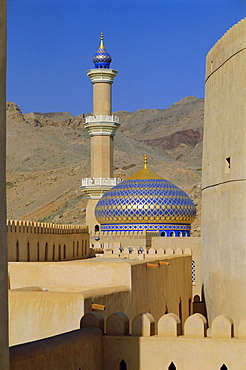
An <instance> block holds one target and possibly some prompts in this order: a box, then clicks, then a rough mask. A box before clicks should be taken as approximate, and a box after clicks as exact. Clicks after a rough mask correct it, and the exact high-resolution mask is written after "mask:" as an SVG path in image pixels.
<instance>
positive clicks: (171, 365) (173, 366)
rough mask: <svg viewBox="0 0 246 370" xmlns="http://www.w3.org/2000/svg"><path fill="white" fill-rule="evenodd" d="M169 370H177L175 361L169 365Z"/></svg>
mask: <svg viewBox="0 0 246 370" xmlns="http://www.w3.org/2000/svg"><path fill="white" fill-rule="evenodd" d="M168 370H176V366H175V365H174V363H173V362H171V364H170V365H169V366H168Z"/></svg>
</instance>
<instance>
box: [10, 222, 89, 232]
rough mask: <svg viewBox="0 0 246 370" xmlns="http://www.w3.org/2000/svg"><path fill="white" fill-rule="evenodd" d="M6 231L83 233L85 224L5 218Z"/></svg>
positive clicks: (85, 230) (85, 229)
mask: <svg viewBox="0 0 246 370" xmlns="http://www.w3.org/2000/svg"><path fill="white" fill-rule="evenodd" d="M7 232H10V233H32V234H84V233H88V227H87V226H86V225H60V224H50V223H45V222H34V221H21V220H7Z"/></svg>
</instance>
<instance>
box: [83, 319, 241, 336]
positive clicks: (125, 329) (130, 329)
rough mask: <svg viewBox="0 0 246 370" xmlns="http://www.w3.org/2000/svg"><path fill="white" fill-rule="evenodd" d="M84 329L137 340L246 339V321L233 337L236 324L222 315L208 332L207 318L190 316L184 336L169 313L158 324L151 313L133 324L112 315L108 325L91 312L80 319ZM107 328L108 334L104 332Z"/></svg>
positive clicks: (213, 322) (177, 322)
mask: <svg viewBox="0 0 246 370" xmlns="http://www.w3.org/2000/svg"><path fill="white" fill-rule="evenodd" d="M80 327H81V328H86V327H95V328H99V329H101V330H102V331H104V334H105V335H114V336H125V335H132V336H138V337H142V336H143V337H146V336H147V337H150V336H153V335H155V336H158V337H166V338H177V337H180V338H195V339H202V338H207V339H234V340H240V339H243V340H245V339H246V319H245V318H243V319H242V320H241V321H240V323H239V328H238V336H237V337H235V336H234V323H233V320H232V319H231V318H230V317H229V316H227V315H223V314H222V315H219V316H217V317H215V318H214V319H213V321H212V324H211V328H210V330H209V331H208V330H207V320H206V318H205V317H204V316H203V315H201V314H199V313H195V314H193V315H191V316H189V317H188V318H187V319H186V321H185V323H184V330H183V333H182V328H181V321H180V319H179V317H178V316H177V315H175V314H174V313H168V314H165V315H163V316H161V317H160V319H159V320H158V322H156V321H155V319H154V317H153V316H152V315H151V314H150V313H148V312H144V313H141V314H139V315H137V316H135V317H134V318H133V320H132V321H131V322H130V320H129V318H128V316H127V315H126V314H125V313H123V312H116V313H113V314H112V315H110V316H109V317H108V318H107V319H106V322H104V318H103V316H102V315H101V314H100V313H98V312H89V313H87V314H85V315H84V316H83V317H82V318H81V322H80ZM104 328H105V330H104Z"/></svg>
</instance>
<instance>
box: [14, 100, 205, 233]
mask: <svg viewBox="0 0 246 370" xmlns="http://www.w3.org/2000/svg"><path fill="white" fill-rule="evenodd" d="M114 114H116V115H117V116H119V117H120V122H121V126H120V128H119V129H118V131H117V133H116V136H115V175H116V176H119V177H121V178H123V179H124V178H126V177H128V176H130V175H131V174H132V173H134V172H136V171H137V170H139V169H140V168H141V167H142V166H143V155H144V154H147V155H148V159H149V167H150V168H151V170H153V171H155V172H157V173H158V174H159V175H161V176H162V177H164V178H166V179H168V180H169V181H171V182H173V183H174V184H176V185H178V186H179V187H181V188H182V189H183V190H185V191H186V192H187V193H188V194H189V195H190V196H191V197H192V199H193V200H194V202H195V204H196V205H197V219H196V220H195V222H194V223H193V235H199V233H200V201H201V186H200V183H201V171H200V168H201V161H202V137H203V99H198V98H195V97H192V96H190V97H186V98H184V99H182V100H181V101H179V102H177V103H175V104H173V105H172V106H171V107H169V108H168V109H141V110H138V111H135V112H131V113H130V112H125V111H120V112H115V113H114ZM85 116H86V114H81V115H79V116H76V117H75V116H73V115H72V114H70V113H63V112H56V113H38V112H36V113H28V114H23V113H22V112H21V110H20V108H19V107H18V106H17V105H16V104H15V103H7V214H8V218H13V219H23V220H33V221H43V222H56V223H74V224H76V223H84V222H85V207H86V198H85V196H84V195H83V194H82V193H81V190H80V188H79V187H80V185H81V179H82V178H83V177H89V176H90V163H89V162H90V139H89V137H88V134H87V131H86V130H85V129H84V127H83V126H84V125H83V124H84V121H85Z"/></svg>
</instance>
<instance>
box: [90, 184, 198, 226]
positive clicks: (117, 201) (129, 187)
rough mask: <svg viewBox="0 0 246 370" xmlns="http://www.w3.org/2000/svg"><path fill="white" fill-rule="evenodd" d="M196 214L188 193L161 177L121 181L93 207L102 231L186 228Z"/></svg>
mask: <svg viewBox="0 0 246 370" xmlns="http://www.w3.org/2000/svg"><path fill="white" fill-rule="evenodd" d="M195 215H196V208H195V205H194V203H193V202H192V200H191V199H190V197H189V196H188V195H187V194H186V193H185V192H184V191H183V190H181V189H180V188H178V187H177V186H175V185H174V184H172V183H170V182H169V181H167V180H162V179H148V180H147V179H146V180H127V181H123V182H121V183H120V184H118V185H117V186H115V187H113V188H112V189H111V190H110V191H108V192H106V193H105V194H104V195H103V196H102V198H101V199H100V200H99V202H98V203H97V206H96V209H95V216H96V218H97V220H98V222H99V223H100V224H101V230H102V231H133V230H134V231H141V230H178V229H180V230H186V231H189V230H190V224H191V223H192V222H193V221H194V219H195Z"/></svg>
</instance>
